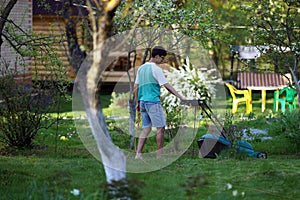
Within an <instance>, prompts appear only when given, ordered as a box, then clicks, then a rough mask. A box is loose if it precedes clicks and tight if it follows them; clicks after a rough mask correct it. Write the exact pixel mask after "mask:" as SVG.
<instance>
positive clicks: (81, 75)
mask: <svg viewBox="0 0 300 200" xmlns="http://www.w3.org/2000/svg"><path fill="white" fill-rule="evenodd" d="M108 2H109V1H108ZM89 3H91V4H89ZM98 3H100V4H101V5H105V4H103V2H102V1H99V2H98ZM100 4H95V5H100ZM72 5H73V0H68V1H65V4H64V6H65V9H64V10H65V12H64V20H65V26H66V35H67V38H68V39H67V41H68V46H69V54H70V56H69V59H70V63H71V64H72V66H73V68H74V71H75V72H76V75H77V77H76V80H77V82H76V83H75V84H76V86H78V89H79V91H80V93H81V95H82V98H83V102H84V106H85V111H86V114H87V118H88V121H89V125H90V127H91V131H92V134H93V136H94V138H95V140H96V144H97V148H98V150H99V153H100V155H101V159H102V162H103V165H104V169H105V174H106V180H107V182H112V181H113V180H116V181H118V180H121V179H124V178H125V177H126V157H125V155H124V153H123V152H122V151H121V150H120V149H119V148H118V147H116V146H115V145H114V144H113V142H112V140H111V138H110V134H109V132H108V129H107V125H106V122H105V118H104V115H103V113H102V108H101V102H100V99H99V98H97V97H99V92H100V90H99V89H100V88H99V87H98V86H99V80H100V79H99V77H100V76H101V73H102V72H103V71H104V69H105V65H103V63H104V62H103V59H102V58H106V57H107V55H108V53H109V52H108V50H107V49H105V48H104V47H103V44H104V41H105V39H106V38H107V35H108V33H109V31H110V30H111V26H110V24H111V21H112V16H113V15H114V12H115V9H114V10H113V11H108V12H107V11H105V9H103V10H101V11H100V10H97V14H99V15H94V14H93V12H94V11H95V10H94V8H93V9H92V8H91V7H92V5H94V3H93V1H88V5H89V8H88V10H89V11H90V12H92V13H91V14H90V17H91V18H92V19H91V21H92V26H93V25H94V26H93V27H92V30H93V32H92V35H93V49H94V50H93V51H92V53H91V55H90V57H87V55H86V54H85V52H83V51H82V50H81V49H80V48H79V44H78V38H77V35H76V23H74V21H73V20H72V18H71V13H72ZM100 18H101V20H99V19H100ZM93 23H94V24H93ZM99 27H101V28H99ZM98 28H99V29H98ZM84 59H90V62H84ZM82 63H84V64H83V65H82Z"/></svg>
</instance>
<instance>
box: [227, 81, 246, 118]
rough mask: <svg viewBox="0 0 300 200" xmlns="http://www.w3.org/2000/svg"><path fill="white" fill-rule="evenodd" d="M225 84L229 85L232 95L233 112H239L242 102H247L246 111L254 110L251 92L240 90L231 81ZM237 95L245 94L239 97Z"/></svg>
mask: <svg viewBox="0 0 300 200" xmlns="http://www.w3.org/2000/svg"><path fill="white" fill-rule="evenodd" d="M225 85H226V86H227V87H228V89H229V91H230V94H231V96H232V113H236V112H237V109H238V104H239V103H241V102H246V113H250V112H251V111H252V106H251V103H252V102H251V101H252V100H251V94H250V92H249V91H248V90H238V89H236V87H234V86H233V85H231V84H230V83H225ZM237 95H244V97H241V98H237Z"/></svg>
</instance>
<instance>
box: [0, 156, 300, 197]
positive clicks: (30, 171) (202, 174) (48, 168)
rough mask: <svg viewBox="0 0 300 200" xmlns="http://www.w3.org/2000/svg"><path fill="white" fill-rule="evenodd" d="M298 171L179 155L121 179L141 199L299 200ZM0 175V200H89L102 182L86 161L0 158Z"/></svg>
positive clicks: (279, 164)
mask: <svg viewBox="0 0 300 200" xmlns="http://www.w3.org/2000/svg"><path fill="white" fill-rule="evenodd" d="M299 168H300V162H299V157H298V158H297V157H293V156H271V157H269V158H268V159H266V160H260V159H253V158H248V159H245V160H236V159H215V160H211V159H202V158H199V157H197V156H182V157H181V158H180V159H179V160H177V161H175V162H174V163H172V164H171V165H170V166H167V167H165V168H163V169H161V170H158V171H153V172H149V173H142V174H127V177H128V179H138V180H139V181H142V182H143V183H144V184H145V186H144V187H141V189H140V192H141V193H142V196H143V198H142V199H170V200H171V199H179V200H180V199H188V197H190V199H233V198H237V199H259V200H260V199H278V200H279V199H300V192H299V186H300V183H299V180H300V173H299ZM0 172H1V173H0V188H1V189H0V191H1V197H0V199H94V198H93V196H94V194H96V193H101V191H102V190H101V187H100V185H101V183H103V182H104V181H105V174H104V171H103V167H102V164H101V163H100V162H99V161H97V160H96V159H94V158H92V157H86V158H81V157H77V158H68V157H67V158H61V157H46V156H43V157H39V156H27V157H25V156H14V157H11V156H10V157H4V156H2V157H1V165H0ZM73 189H78V190H79V191H80V195H79V196H74V195H72V194H71V193H70V192H71V191H72V190H73ZM102 189H103V188H102Z"/></svg>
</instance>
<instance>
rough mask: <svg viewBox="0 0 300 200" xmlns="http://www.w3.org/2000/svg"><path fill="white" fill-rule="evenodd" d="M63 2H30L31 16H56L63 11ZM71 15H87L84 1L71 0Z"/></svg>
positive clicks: (61, 0)
mask: <svg viewBox="0 0 300 200" xmlns="http://www.w3.org/2000/svg"><path fill="white" fill-rule="evenodd" d="M64 2H65V0H45V2H43V3H41V1H40V0H33V1H32V4H33V5H32V10H33V15H57V14H60V13H61V12H62V11H63V8H64V5H63V4H64ZM73 8H74V9H73V13H72V15H79V14H81V15H87V14H88V11H87V9H86V6H85V1H84V0H73Z"/></svg>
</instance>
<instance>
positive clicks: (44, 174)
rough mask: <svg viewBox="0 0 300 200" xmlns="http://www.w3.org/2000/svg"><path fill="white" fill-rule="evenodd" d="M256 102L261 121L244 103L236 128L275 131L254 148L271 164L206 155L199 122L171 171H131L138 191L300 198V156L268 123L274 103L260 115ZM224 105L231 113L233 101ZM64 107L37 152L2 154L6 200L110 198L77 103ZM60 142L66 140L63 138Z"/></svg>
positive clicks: (159, 195)
mask: <svg viewBox="0 0 300 200" xmlns="http://www.w3.org/2000/svg"><path fill="white" fill-rule="evenodd" d="M255 98H256V99H255ZM255 98H254V102H253V110H254V112H255V115H254V118H252V117H251V118H249V116H248V115H246V114H244V113H243V112H244V111H245V108H244V107H245V105H240V108H239V110H238V111H239V112H238V113H237V114H236V115H235V116H234V118H233V122H234V123H235V124H238V125H239V126H243V127H245V128H259V129H262V130H265V129H271V128H273V129H274V131H272V133H271V136H272V137H273V138H274V139H273V140H270V141H264V142H261V141H258V140H255V141H252V142H251V144H252V145H253V147H254V149H255V150H256V151H266V152H268V159H266V160H262V159H256V158H251V157H247V156H246V157H244V156H230V154H226V153H224V154H223V155H221V156H220V157H219V158H217V159H203V158H201V157H199V154H198V150H197V148H198V147H197V143H196V140H197V138H198V137H199V135H201V134H205V132H206V128H205V127H203V126H202V125H201V124H200V125H201V127H200V128H199V129H198V131H197V132H198V134H199V135H197V137H196V140H195V141H194V142H193V144H192V145H191V147H190V148H189V149H188V151H187V153H186V154H185V155H183V156H181V157H180V158H179V159H178V160H176V161H175V162H173V163H172V164H171V165H169V166H167V167H164V168H162V169H160V170H157V171H152V172H148V173H127V177H128V179H129V180H133V184H136V186H137V187H138V188H139V192H140V193H141V195H142V198H141V199H145V200H148V199H153V200H154V199H158V200H161V199H170V200H171V199H172V200H174V199H179V200H181V199H222V200H223V199H225V200H226V199H251V200H252V199H259V200H261V199H270V200H273V199H275V200H276V199H278V200H279V199H280V200H281V199H300V190H299V188H300V154H299V151H298V150H297V148H296V147H295V146H293V145H294V144H293V143H291V141H290V140H288V139H287V138H286V137H284V136H282V135H283V134H284V133H282V134H281V133H279V132H280V130H276V129H277V127H275V125H273V124H270V123H268V120H267V118H268V117H270V116H273V115H274V114H273V113H272V112H270V111H271V109H272V101H271V100H270V99H269V100H268V102H267V110H266V112H265V113H261V111H260V106H261V104H260V100H259V94H257V96H255ZM103 99H104V101H106V104H105V106H103V107H104V113H110V112H111V110H110V109H109V108H108V107H107V105H108V103H107V101H109V100H110V97H109V96H103ZM225 103H226V104H227V109H229V111H230V100H229V99H228V101H227V102H225ZM63 108H64V111H65V113H64V115H65V116H67V117H66V118H65V119H64V120H61V121H60V124H59V128H58V129H56V128H55V127H52V128H51V129H48V130H45V131H41V132H40V133H39V134H38V136H37V137H36V139H35V144H36V147H35V148H34V149H32V150H26V151H20V150H13V149H10V150H4V149H2V148H0V149H2V150H1V153H2V155H1V156H0V194H1V195H0V199H3V200H10V199H105V194H103V191H104V189H103V188H104V186H103V183H104V182H105V173H104V170H103V165H102V164H101V162H99V161H98V160H97V159H95V158H94V157H93V156H92V155H91V154H90V153H89V152H88V151H87V150H86V149H85V147H84V146H83V144H82V142H81V140H80V138H79V136H78V132H77V130H76V127H75V124H74V121H73V120H72V118H71V116H72V114H71V113H70V111H71V107H70V105H65V106H64V107H63ZM125 109H126V108H125ZM208 121H209V120H208ZM191 125H192V124H191ZM276 126H278V125H276ZM61 136H65V137H66V138H67V140H60V138H61ZM112 136H113V139H114V141H115V142H116V143H118V144H119V145H123V146H122V148H126V145H128V142H126V140H128V139H129V137H128V135H124V134H122V133H120V132H117V131H114V130H113V129H112ZM166 141H168V136H166ZM0 147H1V145H0ZM153 147H155V140H152V139H150V140H149V141H147V143H146V147H145V150H146V151H147V149H148V148H149V149H151V148H153ZM195 150H196V151H195ZM136 164H137V165H138V164H139V162H137V163H136ZM136 180H138V181H139V182H138V181H136ZM140 182H142V183H143V184H141V183H140ZM143 185H144V186H143ZM74 189H78V190H79V191H80V194H79V195H78V196H75V195H73V194H72V193H71V191H73V190H74ZM96 196H97V197H96Z"/></svg>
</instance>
